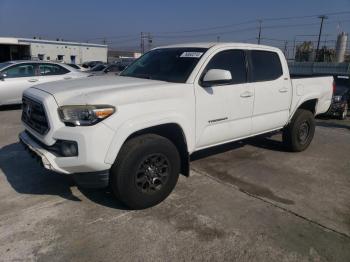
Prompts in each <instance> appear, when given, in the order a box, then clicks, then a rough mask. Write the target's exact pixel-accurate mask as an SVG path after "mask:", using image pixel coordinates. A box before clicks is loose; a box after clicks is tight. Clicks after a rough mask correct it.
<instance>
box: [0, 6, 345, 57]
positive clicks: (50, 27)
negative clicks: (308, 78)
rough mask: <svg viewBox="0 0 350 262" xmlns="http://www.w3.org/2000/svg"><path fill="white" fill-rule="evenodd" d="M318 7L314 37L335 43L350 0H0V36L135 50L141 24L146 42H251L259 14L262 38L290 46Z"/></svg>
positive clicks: (309, 35)
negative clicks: (150, 39)
mask: <svg viewBox="0 0 350 262" xmlns="http://www.w3.org/2000/svg"><path fill="white" fill-rule="evenodd" d="M321 14H329V16H328V19H327V20H325V24H324V30H323V37H322V39H321V40H322V42H321V44H327V45H329V46H332V45H333V46H334V45H335V39H336V37H337V34H338V33H339V32H341V31H345V32H350V0H289V1H285V0H283V1H282V0H279V1H277V0H245V1H241V0H237V1H233V0H231V1H229V0H217V1H214V0H205V1H199V0H187V1H186V0H176V1H175V0H173V1H170V0H148V1H141V0H124V1H117V0H114V1H112V0H99V1H96V0H59V1H47V0H0V37H1V36H3V37H6V36H12V37H29V38H32V37H34V36H36V37H41V38H42V39H56V38H61V39H64V40H69V41H82V42H86V41H89V42H94V43H103V42H104V41H105V42H106V43H107V44H108V45H109V46H111V47H113V48H114V49H120V50H132V49H134V50H138V49H139V48H140V33H141V32H149V33H150V34H151V36H152V37H153V43H152V45H153V46H159V45H164V44H172V43H181V42H200V41H218V40H219V41H222V42H224V41H239V42H251V43H256V42H257V39H256V38H257V35H258V27H259V22H258V20H261V21H262V34H261V37H262V40H261V41H262V43H263V44H269V45H274V46H277V47H280V48H283V47H284V46H287V48H288V49H292V48H293V45H294V41H296V43H299V42H301V41H304V40H310V41H317V34H318V32H319V27H320V19H319V18H317V15H321ZM292 17H293V18H292ZM275 18H279V19H275ZM280 18H284V19H280Z"/></svg>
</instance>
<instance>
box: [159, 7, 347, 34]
mask: <svg viewBox="0 0 350 262" xmlns="http://www.w3.org/2000/svg"><path fill="white" fill-rule="evenodd" d="M341 14H350V11H341V12H333V13H325V15H327V16H334V15H341ZM318 16H319V14H314V15H305V16H289V17H272V18H261V19H258V20H257V19H252V20H247V21H243V22H239V23H234V24H226V25H218V26H213V27H202V28H197V29H191V30H182V31H167V32H156V33H158V34H176V33H193V32H199V31H208V30H215V29H221V28H228V27H235V26H240V25H246V24H253V23H256V22H257V21H259V20H261V21H280V20H292V19H304V18H317V17H318Z"/></svg>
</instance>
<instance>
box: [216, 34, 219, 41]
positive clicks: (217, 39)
mask: <svg viewBox="0 0 350 262" xmlns="http://www.w3.org/2000/svg"><path fill="white" fill-rule="evenodd" d="M216 42H218V43H219V42H220V36H219V35H218V36H217V37H216Z"/></svg>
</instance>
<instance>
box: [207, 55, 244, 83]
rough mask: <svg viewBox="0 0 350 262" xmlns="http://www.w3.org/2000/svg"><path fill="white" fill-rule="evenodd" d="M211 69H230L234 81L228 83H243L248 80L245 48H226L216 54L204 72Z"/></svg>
mask: <svg viewBox="0 0 350 262" xmlns="http://www.w3.org/2000/svg"><path fill="white" fill-rule="evenodd" d="M210 69H221V70H227V71H230V72H231V76H232V81H231V82H230V83H228V84H241V83H246V82H247V70H246V62H245V54H244V51H243V50H226V51H222V52H220V53H218V54H216V55H215V56H214V57H213V58H212V59H211V60H210V61H209V63H208V65H207V66H206V68H205V70H204V74H205V73H206V72H208V71H209V70H210ZM204 74H203V76H204Z"/></svg>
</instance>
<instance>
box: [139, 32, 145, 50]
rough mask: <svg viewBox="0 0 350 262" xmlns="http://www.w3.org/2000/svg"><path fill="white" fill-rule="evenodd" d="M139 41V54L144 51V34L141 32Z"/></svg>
mask: <svg viewBox="0 0 350 262" xmlns="http://www.w3.org/2000/svg"><path fill="white" fill-rule="evenodd" d="M140 40H141V42H140V49H141V50H140V51H141V54H144V53H145V42H144V35H143V32H141V39H140Z"/></svg>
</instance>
